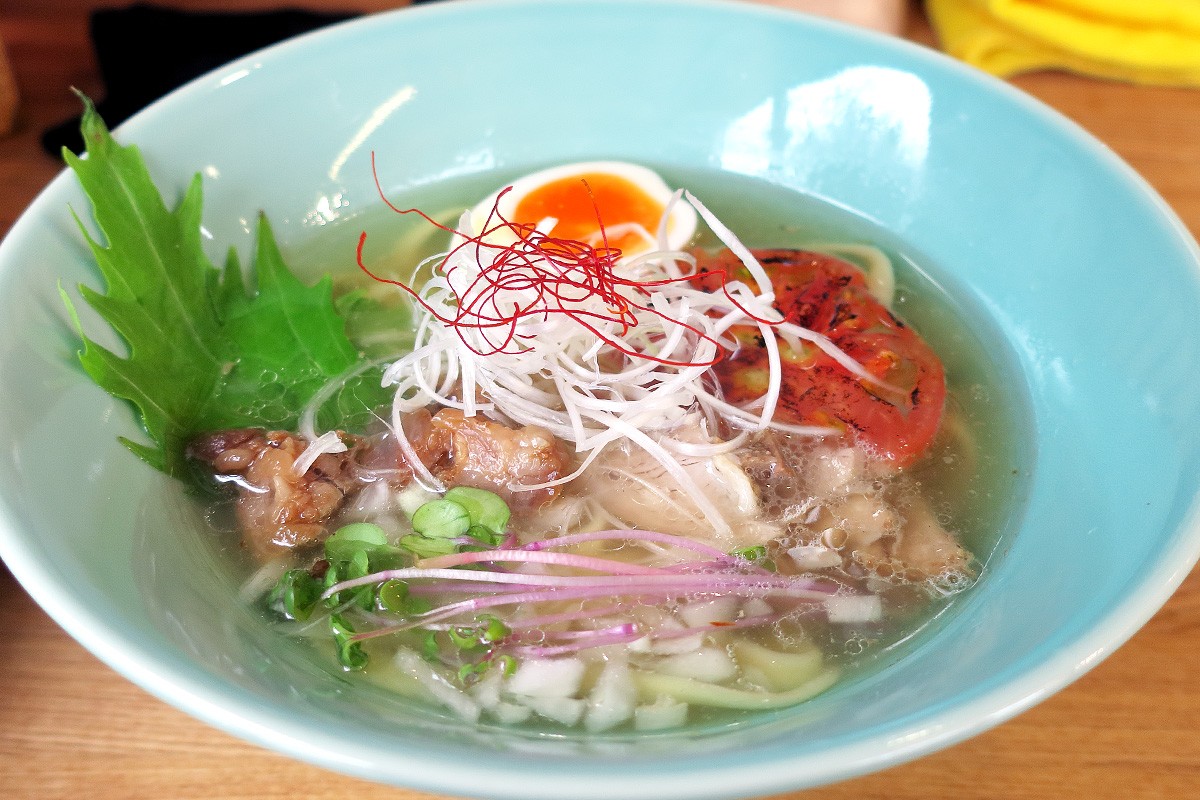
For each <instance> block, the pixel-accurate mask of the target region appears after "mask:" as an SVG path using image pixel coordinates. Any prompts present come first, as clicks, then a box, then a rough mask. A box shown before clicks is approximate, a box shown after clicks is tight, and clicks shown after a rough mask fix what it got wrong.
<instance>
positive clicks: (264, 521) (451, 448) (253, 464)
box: [188, 409, 570, 562]
mask: <svg viewBox="0 0 1200 800" xmlns="http://www.w3.org/2000/svg"><path fill="white" fill-rule="evenodd" d="M404 429H405V436H406V438H407V439H408V440H409V442H410V443H411V445H412V449H413V451H414V452H415V453H416V455H417V457H418V458H419V459H420V460H421V462H422V463H423V464H424V465H425V466H426V468H427V469H429V470H430V471H431V472H432V473H433V475H435V476H436V477H437V478H438V479H439V480H441V481H442V482H443V483H445V484H446V485H447V486H473V487H476V488H480V489H490V490H491V491H494V492H496V493H497V494H498V495H500V496H501V497H503V498H504V499H505V501H506V502H508V503H509V505H511V506H512V507H513V508H514V510H518V511H519V510H520V509H522V508H530V507H533V506H536V505H539V504H541V503H543V502H545V501H547V500H550V499H551V498H553V497H554V496H555V495H557V493H558V488H557V487H554V488H550V489H540V490H537V491H522V490H521V489H520V487H521V486H523V485H533V484H539V483H544V482H547V481H551V480H554V479H556V478H559V477H562V476H563V475H564V474H565V473H566V470H567V465H568V463H569V460H570V458H569V455H568V454H567V452H566V449H565V448H564V447H563V446H562V444H561V443H560V442H559V441H558V440H557V439H555V438H554V436H552V435H551V434H550V433H549V432H548V431H546V430H544V429H542V428H538V427H532V426H529V427H521V428H509V427H507V426H505V425H501V424H500V423H497V422H492V421H490V420H486V419H483V418H482V417H473V418H467V417H464V416H463V414H462V412H461V411H457V410H454V409H443V410H442V411H439V412H438V413H437V414H436V415H430V414H429V412H428V411H418V412H415V413H412V414H408V415H407V416H406V417H405V421H404ZM306 446H307V443H306V442H305V440H304V439H303V438H302V437H300V436H298V435H296V434H292V433H287V432H285V431H266V430H264V429H262V428H237V429H232V430H224V431H215V432H212V433H206V434H203V435H201V436H198V437H196V438H195V439H194V440H192V442H191V444H190V445H189V447H188V455H189V456H190V457H191V458H194V459H196V460H198V461H202V462H204V463H206V464H208V465H209V467H210V468H211V469H212V471H213V473H214V475H216V476H218V479H219V480H220V479H224V480H225V481H227V482H229V483H232V484H233V485H234V486H235V487H236V490H237V498H236V502H235V513H236V515H237V520H238V525H239V527H240V528H241V532H242V542H243V544H244V545H245V547H246V548H247V549H248V550H249V551H250V552H251V554H252V555H253V556H254V557H255V559H256V560H258V561H260V562H265V561H269V560H270V559H272V558H275V557H278V556H280V555H282V554H283V553H285V552H287V551H288V550H293V549H302V548H306V547H309V546H313V545H317V544H319V543H321V542H322V541H324V539H325V537H326V536H327V535H328V534H329V533H330V532H331V531H330V530H329V529H328V523H329V521H330V519H331V518H332V517H333V516H334V515H335V514H336V513H337V511H338V510H339V509H340V508H341V507H342V506H343V504H344V503H345V500H346V498H347V497H348V496H349V495H351V494H353V493H354V492H356V491H358V490H359V489H361V488H362V487H364V486H365V485H367V484H368V483H372V482H375V481H380V480H382V481H386V482H387V483H388V484H389V485H390V486H392V487H393V488H394V489H401V488H403V487H405V486H407V485H408V484H409V482H410V481H411V480H412V474H413V473H412V468H411V467H410V466H409V464H408V462H407V460H406V459H405V458H404V456H403V454H402V452H401V448H400V447H399V445H398V443H397V442H396V439H395V437H394V436H392V435H391V434H390V433H389V432H384V433H380V434H376V435H373V436H370V437H356V438H354V440H353V444H352V446H351V447H350V449H349V450H347V451H346V452H343V453H325V454H322V455H320V456H318V457H317V459H316V461H315V462H313V465H312V466H311V467H310V468H309V469H308V470H307V471H306V472H305V473H304V474H303V475H299V474H297V471H296V468H295V463H296V459H297V458H299V457H300V454H301V453H303V452H304V450H305V448H306Z"/></svg>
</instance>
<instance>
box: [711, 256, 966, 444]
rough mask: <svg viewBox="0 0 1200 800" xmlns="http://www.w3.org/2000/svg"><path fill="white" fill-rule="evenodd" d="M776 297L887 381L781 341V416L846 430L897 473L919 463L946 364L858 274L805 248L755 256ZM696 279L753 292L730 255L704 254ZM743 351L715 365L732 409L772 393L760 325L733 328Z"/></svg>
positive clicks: (933, 429) (937, 417)
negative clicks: (768, 388) (768, 390)
mask: <svg viewBox="0 0 1200 800" xmlns="http://www.w3.org/2000/svg"><path fill="white" fill-rule="evenodd" d="M752 252H753V254H754V256H755V258H756V259H758V262H759V263H760V264H762V266H763V268H764V269H765V270H766V272H767V275H768V277H770V279H771V283H772V286H773V288H774V290H775V303H774V306H775V308H776V309H777V310H778V311H779V312H780V313H782V314H783V315H784V316H785V317H786V319H787V320H788V321H789V322H794V323H796V324H798V325H802V326H804V327H806V328H809V329H810V330H813V331H816V332H817V333H821V334H824V335H825V336H827V337H829V339H830V340H831V341H832V342H833V343H834V344H835V345H837V346H838V347H839V348H840V349H841V350H842V351H843V352H845V353H846V354H847V355H849V356H850V357H851V358H853V359H854V360H855V361H857V362H858V363H859V364H861V365H862V366H863V367H864V368H865V369H866V370H867V371H868V372H869V373H870V374H872V375H874V376H875V377H877V378H879V379H880V381H881V383H875V382H872V381H865V380H862V379H860V378H858V377H856V376H855V375H852V374H851V373H849V372H848V371H847V370H846V369H844V368H843V367H842V366H841V365H839V364H838V363H837V362H836V361H834V360H833V359H832V358H831V357H829V356H828V355H826V354H825V353H824V352H822V351H820V350H819V349H818V348H816V347H815V346H806V347H805V348H804V349H803V351H802V352H794V351H792V350H790V349H789V348H786V346H785V345H783V344H782V343H781V348H782V356H783V358H782V386H781V392H780V398H779V407H778V410H777V419H779V420H780V421H781V422H788V423H793V424H800V425H827V426H832V427H835V428H838V429H840V430H842V431H844V432H845V433H846V434H847V435H849V436H851V437H853V438H854V439H855V440H856V441H858V442H859V443H860V444H862V445H863V446H865V447H867V448H868V449H870V450H872V451H873V452H875V453H876V454H877V455H879V456H880V457H882V458H884V459H886V460H887V461H889V462H891V463H893V464H894V465H895V466H897V467H906V466H909V465H911V464H913V463H915V462H917V461H919V460H920V459H921V458H922V457H923V456H924V455H925V454H926V453H927V452H928V451H929V448H930V446H931V445H932V443H933V440H934V437H935V436H936V435H937V432H938V427H939V425H940V424H941V418H942V411H943V408H944V406H945V401H946V376H945V369H944V367H943V365H942V362H941V359H939V358H938V356H937V354H936V353H934V351H933V349H932V348H930V347H929V345H928V344H926V343H925V341H924V340H923V339H922V338H921V337H920V336H919V335H918V334H917V333H916V331H914V330H913V329H912V328H910V327H908V326H907V325H905V324H904V323H903V322H902V321H901V320H899V319H898V318H897V317H896V316H895V315H894V314H892V313H891V311H890V310H888V308H887V306H885V305H884V304H883V303H881V302H880V301H879V300H878V299H877V298H876V297H875V296H874V295H872V294H871V292H870V290H869V289H868V288H867V281H866V276H865V275H864V274H863V272H862V270H860V269H859V268H858V267H856V266H854V265H853V264H850V263H848V262H846V261H843V260H841V259H838V258H834V257H833V256H829V255H825V254H823V253H815V252H810V251H806V250H783V249H774V250H754V251H752ZM698 261H699V277H698V278H697V282H698V283H699V285H701V286H702V287H704V288H706V289H708V290H709V291H720V287H721V284H722V282H723V281H726V280H741V281H745V282H747V283H748V284H750V285H754V283H753V280H752V279H751V278H750V275H749V272H748V270H746V268H745V266H744V265H743V264H742V262H741V261H740V260H739V259H738V258H737V256H735V255H734V254H733V253H731V252H729V251H728V250H723V251H721V252H719V253H716V254H708V253H701V254H698ZM731 333H732V334H733V336H734V337H735V338H736V340H737V342H738V347H737V349H736V350H734V351H733V352H731V353H729V354H728V355H727V356H726V357H725V358H724V359H723V360H722V361H720V362H719V363H718V364H717V365H716V366H714V367H713V369H714V372H715V374H716V376H717V379H718V380H719V382H720V384H721V388H722V390H723V391H724V393H725V397H726V399H727V400H729V401H730V402H732V403H735V404H743V403H748V402H750V401H752V400H754V399H756V398H758V397H760V396H761V395H762V393H763V391H764V390H765V388H766V386H765V376H766V375H767V369H768V367H767V350H766V347H765V344H764V342H763V341H762V337H761V334H760V332H759V330H758V329H757V328H752V327H744V328H738V329H735V330H733V331H731Z"/></svg>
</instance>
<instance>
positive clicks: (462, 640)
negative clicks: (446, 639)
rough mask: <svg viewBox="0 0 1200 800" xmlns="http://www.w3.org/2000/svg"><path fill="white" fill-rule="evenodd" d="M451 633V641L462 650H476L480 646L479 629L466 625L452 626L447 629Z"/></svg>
mask: <svg viewBox="0 0 1200 800" xmlns="http://www.w3.org/2000/svg"><path fill="white" fill-rule="evenodd" d="M446 633H448V634H449V635H450V641H451V642H452V643H453V644H454V646H455V647H458V648H460V649H462V650H474V649H475V648H476V647H479V631H477V630H475V629H474V628H468V627H466V626H462V625H460V626H455V627H451V628H450V629H449V630H448V631H446Z"/></svg>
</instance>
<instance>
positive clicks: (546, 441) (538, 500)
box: [431, 408, 570, 508]
mask: <svg viewBox="0 0 1200 800" xmlns="http://www.w3.org/2000/svg"><path fill="white" fill-rule="evenodd" d="M432 443H433V444H434V446H433V447H431V450H433V451H435V452H444V453H445V456H444V457H443V458H441V459H439V460H438V461H437V462H435V465H434V468H433V474H434V475H435V476H437V478H438V479H439V480H440V481H442V482H443V483H445V484H446V485H447V486H472V487H474V488H476V489H488V490H491V491H493V492H495V493H496V494H498V495H500V496H501V497H503V498H504V499H505V501H506V502H508V503H509V504H510V505H514V506H517V507H524V508H530V507H533V506H537V505H541V504H542V503H545V502H547V501H549V500H551V499H553V498H554V497H555V496H557V495H558V492H559V487H557V486H556V487H551V488H548V489H538V490H535V491H529V490H525V489H522V488H521V487H523V486H533V485H537V484H541V483H546V482H547V481H552V480H555V479H557V478H561V477H563V476H564V475H565V474H567V471H568V465H569V463H570V458H569V455H568V453H567V452H566V449H565V448H564V447H563V446H562V443H561V442H560V441H559V440H558V439H556V438H555V437H554V435H553V434H551V433H550V432H549V431H547V430H546V429H545V428H539V427H537V426H533V425H529V426H524V427H520V428H510V427H508V426H506V425H501V424H500V423H498V422H493V421H491V420H488V419H485V418H483V417H466V416H464V415H463V413H462V412H461V411H459V410H457V409H453V408H446V409H442V410H441V411H439V412H438V413H437V414H435V415H434V416H433V420H432Z"/></svg>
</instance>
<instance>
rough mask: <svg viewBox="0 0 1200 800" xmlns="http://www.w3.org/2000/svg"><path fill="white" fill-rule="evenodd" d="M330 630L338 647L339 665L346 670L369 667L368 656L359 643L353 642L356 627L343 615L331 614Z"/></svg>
mask: <svg viewBox="0 0 1200 800" xmlns="http://www.w3.org/2000/svg"><path fill="white" fill-rule="evenodd" d="M329 629H330V631H332V633H333V641H334V644H336V645H337V657H338V663H340V664H341V665H342V668H343V669H346V670H358V669H362V668H363V667H365V666H366V665H367V654H366V652H364V651H363V648H362V645H361V644H360V643H359V642H353V641H351V640H350V637H351V636H353V635H354V627H353V626H352V625H351V624H350V623H349V622H347V621H346V619H345V618H344V617H343V616H342V615H341V614H331V615H330V617H329Z"/></svg>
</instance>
